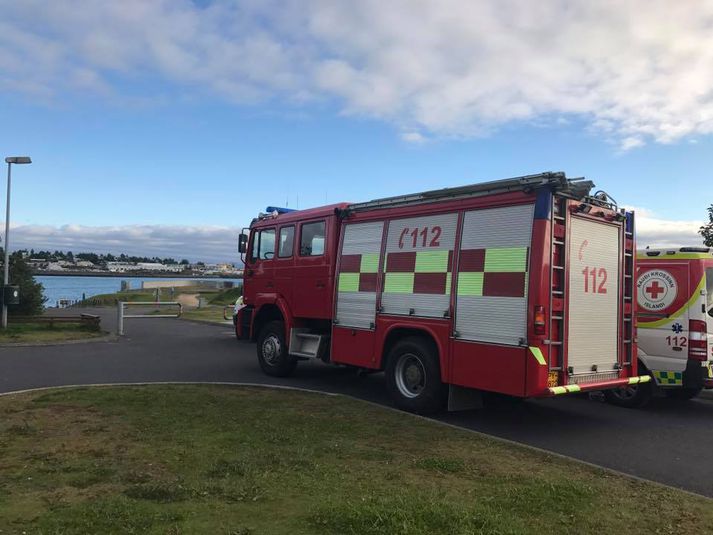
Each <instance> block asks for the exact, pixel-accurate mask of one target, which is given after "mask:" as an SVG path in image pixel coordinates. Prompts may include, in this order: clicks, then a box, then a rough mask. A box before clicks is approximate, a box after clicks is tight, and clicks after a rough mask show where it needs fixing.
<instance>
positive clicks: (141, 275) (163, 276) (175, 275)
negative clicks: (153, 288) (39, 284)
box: [32, 271, 243, 279]
mask: <svg viewBox="0 0 713 535" xmlns="http://www.w3.org/2000/svg"><path fill="white" fill-rule="evenodd" d="M32 275H33V276H35V277H38V276H39V277H116V278H122V277H123V278H127V277H131V278H142V279H242V278H243V277H242V276H241V275H182V274H180V273H114V272H110V271H102V272H99V273H97V272H87V271H49V272H45V271H35V272H33V273H32Z"/></svg>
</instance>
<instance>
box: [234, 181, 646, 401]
mask: <svg viewBox="0 0 713 535" xmlns="http://www.w3.org/2000/svg"><path fill="white" fill-rule="evenodd" d="M592 188H593V184H592V183H591V182H590V181H586V180H583V179H576V180H574V179H567V178H566V176H565V175H564V173H542V174H539V175H529V176H524V177H518V178H513V179H505V180H499V181H494V182H487V183H482V184H475V185H471V186H464V187H458V188H447V189H443V190H435V191H428V192H423V193H417V194H411V195H403V196H397V197H390V198H386V199H377V200H374V201H369V202H363V203H355V204H348V203H342V204H335V205H330V206H324V207H320V208H314V209H309V210H300V211H288V210H284V209H276V208H272V207H269V208H268V209H267V210H266V213H263V214H260V215H259V216H258V217H257V218H256V219H254V220H253V222H252V224H251V225H250V229H249V236H248V235H243V236H241V240H240V243H241V244H243V245H242V246H241V252H243V253H245V258H244V262H245V279H244V305H245V306H244V307H242V308H241V309H240V310H239V312H238V317H237V318H236V334H237V336H238V338H241V339H245V340H251V341H255V342H257V356H258V362H259V364H260V366H261V368H262V369H263V371H264V372H265V373H267V374H269V375H274V376H287V375H290V374H292V373H293V372H294V371H295V367H296V366H297V364H298V362H299V361H301V360H308V359H312V360H322V361H324V362H327V363H331V364H338V365H346V366H351V367H355V368H358V369H362V370H368V371H384V372H385V373H386V381H387V385H388V388H389V391H390V393H391V395H392V397H393V399H394V401H395V403H396V405H397V406H399V407H401V408H403V409H406V410H411V411H415V412H421V413H426V412H432V411H435V410H438V409H440V408H441V407H442V406H444V405H445V404H446V402H447V403H448V407H449V408H450V409H458V408H469V407H475V406H479V401H480V393H482V392H495V393H500V394H506V395H509V396H516V397H520V398H526V397H544V396H554V395H559V394H567V393H573V392H580V391H587V390H602V389H608V388H618V387H622V386H625V385H630V384H638V383H639V382H645V381H648V380H649V379H650V377H649V376H648V375H644V376H641V377H640V376H638V375H637V373H636V364H637V361H636V358H635V357H636V345H635V325H634V321H633V312H634V310H633V273H634V261H635V259H634V216H633V213H630V212H626V211H624V210H619V209H617V208H616V206H615V205H614V204H613V203H612V201H611V200H610V199H609V198H608V196H607V195H606V194H604V193H602V192H599V193H598V194H596V195H590V192H591V190H592Z"/></svg>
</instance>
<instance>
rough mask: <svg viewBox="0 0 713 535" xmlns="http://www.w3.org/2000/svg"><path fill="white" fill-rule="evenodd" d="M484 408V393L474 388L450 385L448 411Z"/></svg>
mask: <svg viewBox="0 0 713 535" xmlns="http://www.w3.org/2000/svg"><path fill="white" fill-rule="evenodd" d="M482 408H483V393H482V392H481V391H480V390H476V389H474V388H466V387H463V386H456V385H448V411H449V412H456V411H469V410H473V409H482Z"/></svg>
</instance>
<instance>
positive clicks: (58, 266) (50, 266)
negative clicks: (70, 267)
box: [45, 262, 65, 271]
mask: <svg viewBox="0 0 713 535" xmlns="http://www.w3.org/2000/svg"><path fill="white" fill-rule="evenodd" d="M62 264H63V262H48V263H47V267H46V268H45V269H47V271H65V267H64V266H63V265H62Z"/></svg>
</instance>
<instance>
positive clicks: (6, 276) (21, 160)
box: [2, 156, 32, 329]
mask: <svg viewBox="0 0 713 535" xmlns="http://www.w3.org/2000/svg"><path fill="white" fill-rule="evenodd" d="M5 163H7V204H6V206H5V243H4V244H3V245H4V249H5V262H4V264H3V279H2V282H3V294H4V287H5V286H7V285H8V284H9V283H10V246H9V243H8V240H9V238H10V176H11V168H12V164H18V165H21V164H27V163H32V160H31V159H30V157H29V156H8V157H7V158H5ZM2 328H3V329H6V328H7V305H6V304H5V299H4V297H3V302H2Z"/></svg>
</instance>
